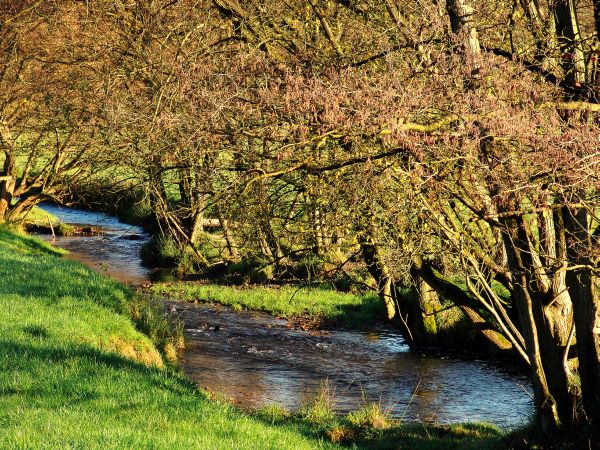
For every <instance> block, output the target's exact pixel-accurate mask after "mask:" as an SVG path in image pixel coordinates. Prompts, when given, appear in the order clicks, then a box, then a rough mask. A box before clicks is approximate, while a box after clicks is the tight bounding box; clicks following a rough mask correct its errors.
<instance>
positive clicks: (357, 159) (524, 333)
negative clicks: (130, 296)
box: [0, 0, 600, 434]
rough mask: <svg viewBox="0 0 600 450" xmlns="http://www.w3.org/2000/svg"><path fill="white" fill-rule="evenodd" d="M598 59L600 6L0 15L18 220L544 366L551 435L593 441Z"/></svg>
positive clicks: (499, 3)
mask: <svg viewBox="0 0 600 450" xmlns="http://www.w3.org/2000/svg"><path fill="white" fill-rule="evenodd" d="M599 59H600V0H578V1H576V0H496V1H493V2H484V1H480V0H446V1H443V0H407V1H400V0H377V1H375V0H295V1H281V0H260V1H259V0H243V1H242V0H114V1H112V0H111V1H108V0H89V1H82V0H68V1H67V0H60V1H59V0H19V1H17V0H3V1H1V2H0V221H5V222H8V223H16V224H18V223H21V222H22V221H24V220H25V217H26V216H27V214H28V213H29V212H30V211H31V210H32V209H33V208H34V207H35V206H36V205H37V204H38V203H40V202H42V201H45V202H48V201H49V202H54V203H58V204H67V205H73V204H74V205H78V206H84V207H88V208H93V209H99V210H103V211H110V212H114V213H118V214H120V215H121V216H123V217H124V218H125V219H126V220H130V221H133V222H136V221H137V222H138V223H142V224H144V226H146V227H147V228H148V229H150V230H151V231H152V233H153V239H152V241H151V243H150V244H148V245H147V246H146V247H145V249H144V255H143V256H144V257H145V258H146V260H149V261H153V262H154V263H155V264H158V265H160V266H171V267H173V270H174V271H176V272H177V273H178V274H179V275H181V276H186V275H190V274H204V276H208V277H213V278H220V279H224V278H227V279H229V280H238V281H240V280H251V282H254V283H290V282H293V283H300V284H302V283H310V282H312V280H332V282H333V283H334V284H336V283H337V285H339V286H345V287H346V288H347V289H359V290H360V289H370V290H374V291H376V292H377V294H378V296H379V298H380V300H381V302H382V303H383V304H384V305H385V309H386V311H387V319H388V320H389V321H390V322H391V323H393V324H394V325H395V326H397V327H398V328H399V329H400V330H401V331H402V333H403V334H404V336H405V338H406V340H407V342H409V343H410V345H411V346H412V347H413V348H430V347H440V346H450V347H460V346H463V345H466V344H465V338H464V334H465V330H470V332H472V333H474V334H475V335H476V338H471V341H475V342H476V343H477V347H478V348H479V349H486V351H488V352H495V353H510V354H511V355H512V356H511V357H512V358H513V359H516V360H518V361H519V363H520V364H523V365H525V366H526V367H527V373H528V374H529V375H530V378H531V382H532V386H533V396H534V403H535V410H536V415H535V421H534V428H535V430H537V432H538V433H540V434H544V433H550V432H554V431H556V430H560V429H562V428H564V427H584V428H585V427H588V428H589V429H592V430H593V429H594V427H598V426H600V297H599V292H598V288H599V286H598V275H599V261H600V196H599V194H600V193H599V190H600V178H599V174H600V172H599V169H600V65H599V63H598V60H599ZM407 290H408V292H409V293H408V294H407Z"/></svg>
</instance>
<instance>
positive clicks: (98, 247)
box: [40, 203, 153, 284]
mask: <svg viewBox="0 0 600 450" xmlns="http://www.w3.org/2000/svg"><path fill="white" fill-rule="evenodd" d="M40 208H41V209H43V210H44V211H46V212H48V213H50V214H53V215H54V216H56V217H58V218H59V219H60V220H61V221H63V222H65V223H68V224H78V225H89V226H93V227H97V228H98V229H99V230H100V231H101V233H102V234H101V235H99V236H85V237H82V236H73V237H62V236H57V237H56V238H54V239H53V238H52V236H47V235H46V236H43V238H44V239H46V240H48V241H52V244H53V245H55V246H57V247H60V248H64V249H65V250H68V251H69V252H70V255H69V258H71V259H74V260H76V261H79V262H81V263H83V264H85V265H86V266H88V267H91V268H92V269H95V270H98V271H101V272H104V273H106V274H107V275H109V276H110V277H112V278H114V279H116V280H118V281H122V282H125V283H132V284H142V283H144V282H146V281H148V278H149V276H150V275H151V273H152V272H153V270H152V269H149V268H147V267H144V266H143V265H142V263H141V260H140V249H141V247H142V245H143V244H144V243H145V242H147V240H148V239H149V238H150V236H149V235H148V234H146V233H145V232H144V230H143V228H141V227H137V226H133V225H128V224H125V223H122V222H120V221H119V219H118V218H117V217H114V216H110V215H108V214H104V213H99V212H94V211H85V210H81V209H74V208H63V207H60V206H56V205H50V204H46V203H42V204H41V205H40Z"/></svg>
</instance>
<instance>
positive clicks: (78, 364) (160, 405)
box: [0, 228, 335, 449]
mask: <svg viewBox="0 0 600 450" xmlns="http://www.w3.org/2000/svg"><path fill="white" fill-rule="evenodd" d="M58 253H60V252H58V251H56V250H54V249H52V248H51V247H49V246H48V245H47V244H45V243H43V242H40V241H38V240H35V239H31V238H27V237H24V236H20V235H16V234H14V233H12V232H11V231H9V230H7V229H5V228H0V427H1V429H2V433H0V448H52V449H55V448H86V449H87V448H165V449H167V448H168V449H173V448H211V449H212V448H282V447H283V448H319V447H324V448H328V447H335V446H334V445H333V444H328V443H326V442H323V441H322V440H321V439H320V438H319V437H318V436H317V435H316V434H315V432H314V431H311V429H310V427H308V426H305V427H303V426H301V425H298V424H277V425H268V424H266V423H265V422H264V421H262V420H261V419H259V418H253V417H250V416H248V415H245V414H243V413H241V412H238V411H237V410H235V409H234V408H233V407H231V406H229V405H225V404H220V403H216V402H214V401H211V400H209V399H208V398H207V397H206V396H205V395H204V394H202V393H201V392H199V391H198V390H197V389H196V388H195V387H194V386H193V385H192V384H191V383H190V382H189V381H188V380H186V379H185V378H184V377H182V376H181V375H179V374H178V373H177V372H176V371H174V370H173V369H169V368H168V367H167V368H165V367H163V366H164V365H163V363H162V358H161V355H160V353H159V352H158V351H157V349H156V348H155V347H154V345H153V343H152V341H151V340H150V339H149V338H148V337H147V336H145V335H143V334H142V333H140V332H139V331H137V330H136V328H135V326H134V324H133V322H132V320H131V318H130V317H129V316H128V314H127V313H126V311H127V310H128V308H129V303H130V302H131V301H132V300H131V293H130V292H129V291H127V289H126V288H124V287H123V286H122V285H120V284H118V283H115V282H113V281H111V280H109V279H107V278H105V277H103V276H102V275H100V274H96V273H94V272H92V271H90V270H88V269H86V268H84V267H83V266H81V265H79V264H76V263H74V262H71V261H68V260H66V259H61V258H57V254H58Z"/></svg>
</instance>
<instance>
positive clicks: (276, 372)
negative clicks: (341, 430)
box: [42, 204, 533, 428]
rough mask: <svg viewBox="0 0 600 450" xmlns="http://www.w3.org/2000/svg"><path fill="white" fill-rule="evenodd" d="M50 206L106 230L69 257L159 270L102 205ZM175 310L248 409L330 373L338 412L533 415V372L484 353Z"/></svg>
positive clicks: (205, 362)
mask: <svg viewBox="0 0 600 450" xmlns="http://www.w3.org/2000/svg"><path fill="white" fill-rule="evenodd" d="M42 208H43V209H44V210H46V211H48V212H49V213H51V214H54V215H55V216H58V217H59V218H60V219H61V220H63V221H64V222H67V223H75V224H86V225H92V226H95V227H99V228H100V229H101V230H102V232H103V234H102V235H101V236H90V237H58V238H57V239H56V241H55V242H54V244H55V245H57V246H58V247H62V248H65V249H67V250H69V251H70V252H71V254H70V256H69V257H71V258H73V259H76V260H78V261H80V262H83V263H85V264H86V265H88V266H90V267H92V268H94V269H96V270H100V271H103V272H106V273H107V274H108V275H110V276H111V277H113V278H115V279H117V280H120V281H124V282H129V283H134V284H140V283H144V282H147V281H148V278H149V276H150V275H151V273H152V270H151V269H148V268H145V267H143V266H142V264H141V261H140V257H139V251H140V248H141V246H142V245H143V243H144V242H146V240H147V239H149V236H148V235H147V234H145V233H144V231H143V230H142V229H141V228H139V227H135V226H131V225H126V224H123V223H121V222H119V220H118V219H117V218H115V217H111V216H108V215H106V214H102V213H96V212H90V211H83V210H77V209H70V208H60V207H58V206H54V205H45V204H44V205H42ZM46 239H49V240H50V239H52V238H51V237H49V236H47V237H46ZM167 309H168V311H169V313H170V314H172V315H174V316H176V317H179V318H180V319H181V320H182V321H183V322H184V324H185V335H186V343H187V349H186V350H185V352H184V354H183V356H182V359H181V366H182V369H183V370H184V372H185V373H186V374H187V375H188V376H190V377H191V378H192V379H193V380H194V381H195V382H197V383H198V385H199V386H201V387H203V388H207V389H209V390H211V391H215V392H219V393H222V394H225V395H226V396H228V397H230V398H231V399H232V400H233V401H234V402H236V403H238V404H239V405H241V406H243V407H257V406H261V405H265V404H270V403H277V404H280V405H283V406H285V407H288V408H291V409H295V408H297V407H298V406H299V405H300V404H301V403H302V402H303V401H304V400H305V399H306V398H307V397H309V396H310V395H312V394H314V393H315V392H317V391H318V390H319V389H320V386H321V385H322V383H323V382H324V381H325V380H327V383H328V384H329V387H330V390H331V391H332V392H333V394H334V397H335V399H336V400H337V402H336V409H337V410H338V411H340V412H348V411H352V410H356V409H358V408H360V407H361V406H362V405H364V404H365V403H366V402H379V403H380V404H381V406H382V407H383V408H384V409H386V410H389V411H390V413H391V415H392V416H393V417H395V418H400V419H403V420H405V421H416V420H419V421H430V422H434V423H450V422H463V421H486V422H491V423H494V424H496V425H498V426H500V427H503V428H515V427H518V426H522V425H525V424H526V423H527V422H528V421H529V419H530V418H531V416H532V414H533V404H532V400H531V398H530V395H529V393H528V392H531V387H530V383H529V381H528V380H527V377H525V376H523V375H522V374H519V373H515V372H510V371H507V370H504V369H501V368H500V366H499V365H496V364H493V363H490V362H486V361H473V360H461V359H457V358H447V357H432V356H422V355H419V354H414V353H411V352H409V348H408V346H407V345H406V344H405V343H404V341H403V339H402V337H401V336H400V335H399V334H398V333H397V332H396V331H394V330H393V329H389V328H385V327H380V328H377V329H375V330H373V331H372V332H370V333H364V332H355V331H343V330H336V331H330V332H307V331H302V330H297V329H293V328H292V327H291V326H290V324H289V323H288V322H287V321H285V320H282V319H276V318H273V317H271V316H268V315H265V314H260V313H253V312H247V311H232V310H231V309H228V308H225V307H220V306H215V305H194V304H186V303H176V302H168V303H167Z"/></svg>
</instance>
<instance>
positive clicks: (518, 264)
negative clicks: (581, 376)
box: [504, 219, 562, 433]
mask: <svg viewBox="0 0 600 450" xmlns="http://www.w3.org/2000/svg"><path fill="white" fill-rule="evenodd" d="M505 225H506V230H505V234H504V243H505V246H506V249H507V255H508V264H509V267H510V268H511V271H512V272H513V274H514V277H513V285H514V291H513V297H514V301H515V303H516V307H517V312H518V314H519V320H520V323H521V332H522V334H523V338H524V339H525V346H526V349H527V355H528V357H529V364H530V367H531V377H532V381H533V391H534V402H535V406H536V410H537V411H536V412H537V422H538V426H539V430H540V431H541V432H542V433H545V432H548V431H552V430H554V429H556V428H557V427H558V425H559V423H560V420H559V411H558V405H557V402H556V400H555V398H554V397H553V395H552V394H551V392H550V388H549V384H548V380H547V378H546V371H545V368H544V362H543V358H542V352H543V351H549V349H547V348H546V346H544V348H542V345H544V343H545V342H541V339H540V331H542V330H539V329H538V328H539V327H540V325H541V326H543V312H542V307H541V298H540V297H539V296H538V295H535V293H533V294H534V295H532V292H531V289H530V287H531V282H532V279H531V268H532V264H531V263H530V261H528V260H527V258H528V253H527V251H526V250H525V249H526V246H527V238H526V235H525V230H524V229H523V226H522V224H521V223H519V221H518V220H517V219H508V220H506V221H505ZM561 366H562V361H561Z"/></svg>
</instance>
